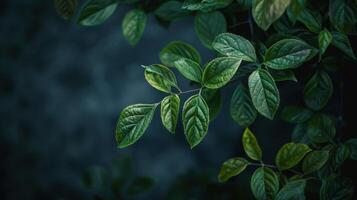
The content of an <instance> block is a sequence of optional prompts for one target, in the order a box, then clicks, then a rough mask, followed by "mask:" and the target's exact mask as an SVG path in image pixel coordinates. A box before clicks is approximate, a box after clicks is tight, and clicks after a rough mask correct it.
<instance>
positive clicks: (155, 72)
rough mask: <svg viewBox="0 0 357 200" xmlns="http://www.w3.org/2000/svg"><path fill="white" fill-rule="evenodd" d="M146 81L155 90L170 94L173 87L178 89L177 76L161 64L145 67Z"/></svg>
mask: <svg viewBox="0 0 357 200" xmlns="http://www.w3.org/2000/svg"><path fill="white" fill-rule="evenodd" d="M144 68H145V79H146V81H147V82H148V83H149V84H150V85H151V86H153V87H154V88H156V89H158V90H160V91H163V92H166V93H170V92H171V87H175V88H178V86H177V81H176V77H175V74H174V73H173V72H172V71H171V70H170V69H169V68H167V67H165V66H163V65H159V64H154V65H150V66H144Z"/></svg>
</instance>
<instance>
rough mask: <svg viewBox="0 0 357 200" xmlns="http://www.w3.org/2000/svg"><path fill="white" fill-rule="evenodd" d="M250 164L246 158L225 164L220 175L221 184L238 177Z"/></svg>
mask: <svg viewBox="0 0 357 200" xmlns="http://www.w3.org/2000/svg"><path fill="white" fill-rule="evenodd" d="M248 164H249V162H248V161H247V160H246V159H244V158H231V159H229V160H227V161H226V162H224V163H223V165H222V167H221V171H220V172H219V175H218V180H219V182H225V181H227V180H228V179H229V178H231V177H233V176H237V175H238V174H240V173H241V172H242V171H244V170H245V168H246V167H247V166H248Z"/></svg>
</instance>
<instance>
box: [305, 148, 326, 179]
mask: <svg viewBox="0 0 357 200" xmlns="http://www.w3.org/2000/svg"><path fill="white" fill-rule="evenodd" d="M328 158H329V152H328V151H312V152H310V153H309V154H307V156H306V157H305V158H304V160H303V162H302V171H303V172H304V174H310V173H312V172H315V171H317V170H319V169H321V168H322V167H323V166H324V165H325V163H326V162H327V160H328Z"/></svg>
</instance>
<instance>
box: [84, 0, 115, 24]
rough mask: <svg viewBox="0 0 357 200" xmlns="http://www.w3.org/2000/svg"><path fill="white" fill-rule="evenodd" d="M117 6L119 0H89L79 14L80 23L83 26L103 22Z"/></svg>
mask: <svg viewBox="0 0 357 200" xmlns="http://www.w3.org/2000/svg"><path fill="white" fill-rule="evenodd" d="M117 6H118V2H117V0H89V1H88V2H87V3H86V4H85V5H84V7H83V8H82V10H81V12H80V14H79V18H78V23H79V24H80V25H82V26H96V25H99V24H102V23H103V22H105V21H106V20H107V19H108V18H109V17H110V16H111V15H112V14H113V13H114V11H115V9H116V8H117Z"/></svg>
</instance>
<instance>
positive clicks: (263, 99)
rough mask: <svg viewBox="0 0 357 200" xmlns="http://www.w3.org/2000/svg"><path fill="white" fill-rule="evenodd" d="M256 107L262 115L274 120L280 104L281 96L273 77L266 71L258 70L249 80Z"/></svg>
mask: <svg viewBox="0 0 357 200" xmlns="http://www.w3.org/2000/svg"><path fill="white" fill-rule="evenodd" d="M248 85H249V92H250V96H251V97H252V102H253V105H254V107H255V108H256V109H257V110H258V112H259V113H260V114H262V115H263V116H265V117H267V118H268V119H271V120H272V119H273V118H274V115H275V113H276V111H277V110H278V107H279V103H280V95H279V91H278V88H277V87H276V85H275V82H274V79H273V77H272V76H271V75H270V74H269V72H268V71H266V70H264V69H257V70H255V71H254V72H253V73H252V74H250V76H249V79H248Z"/></svg>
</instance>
